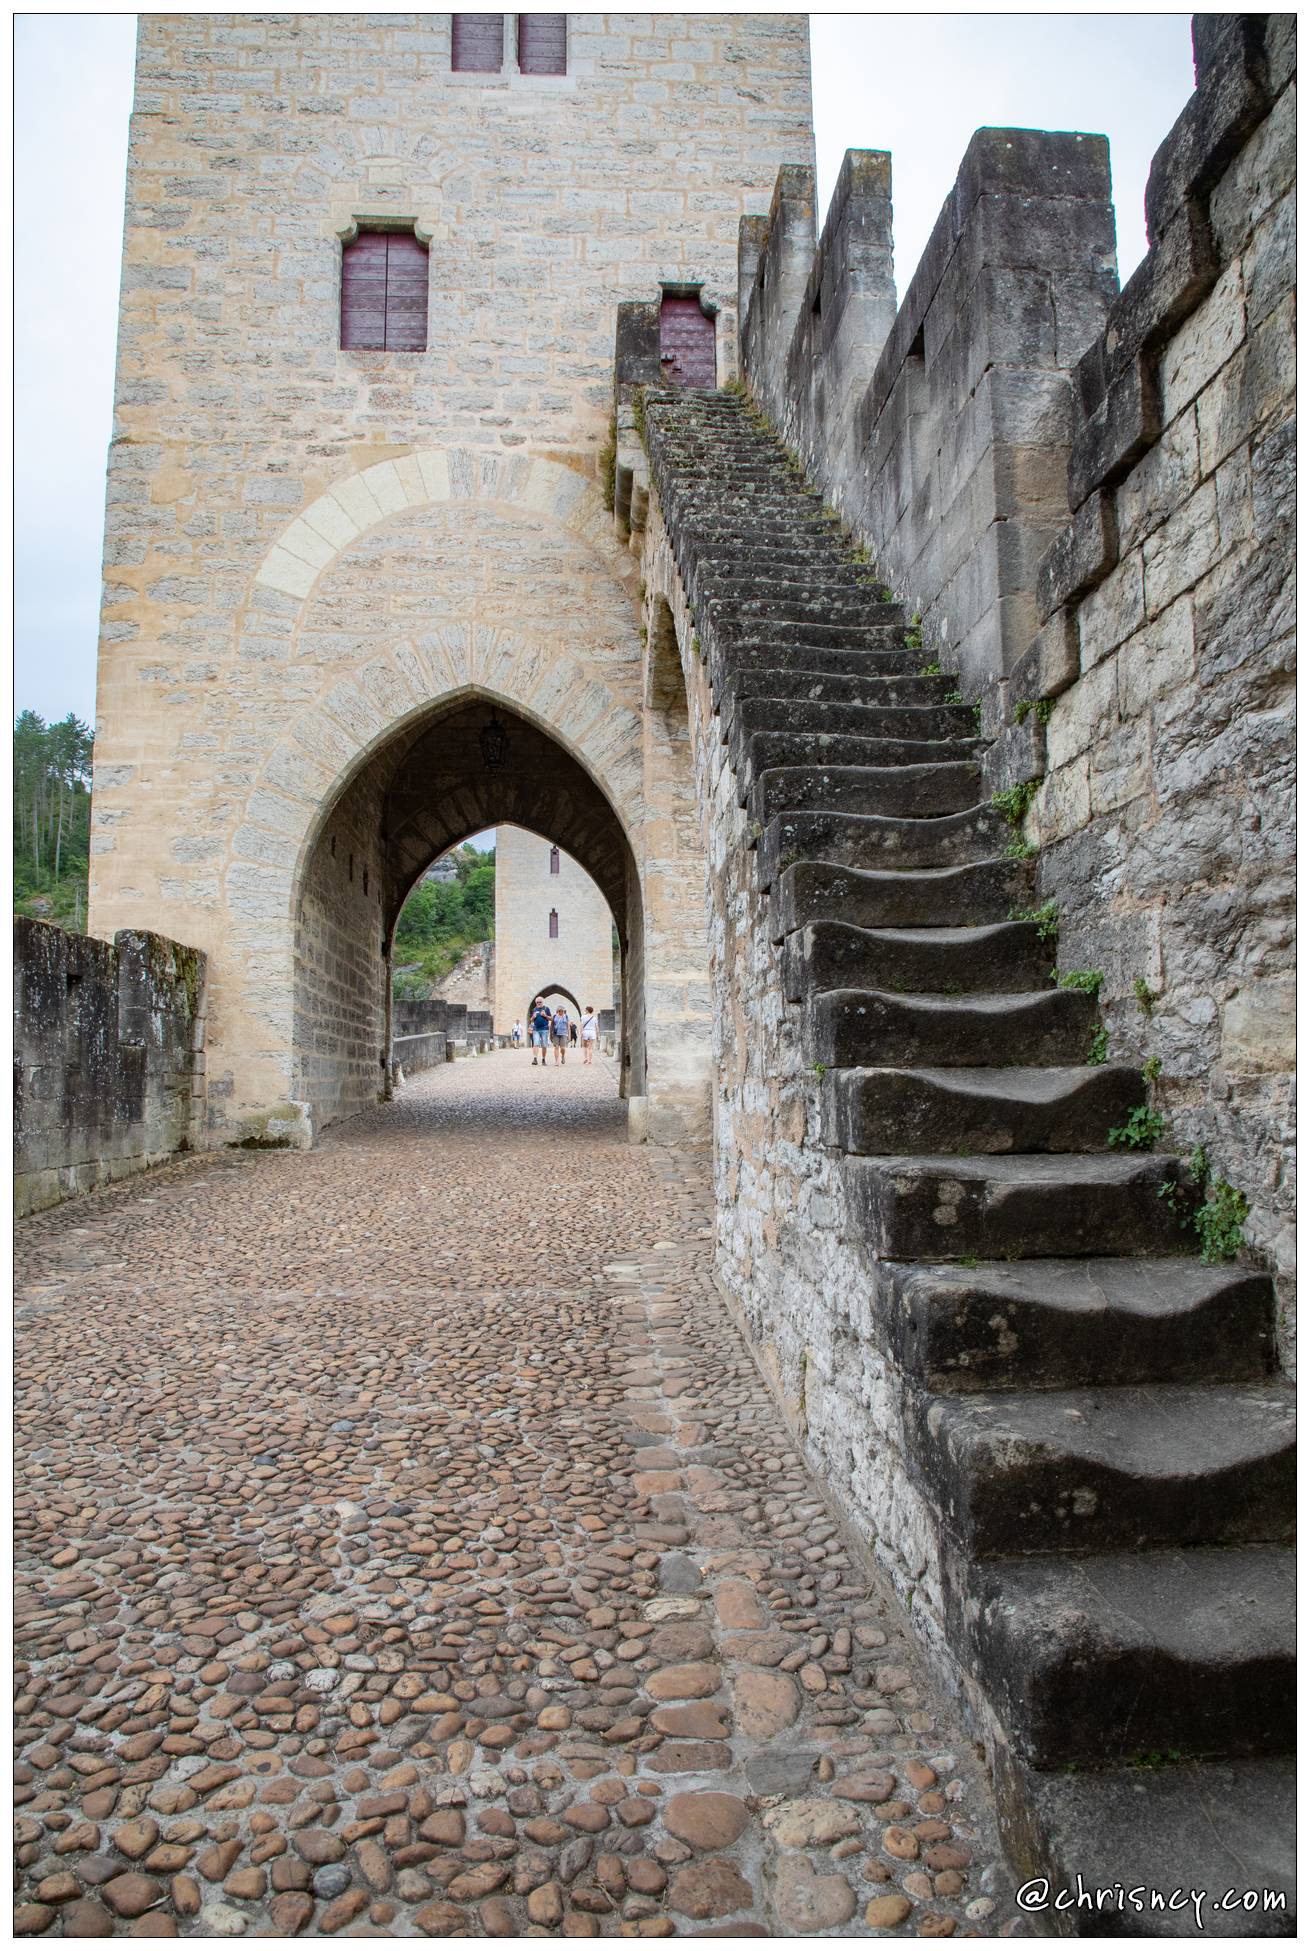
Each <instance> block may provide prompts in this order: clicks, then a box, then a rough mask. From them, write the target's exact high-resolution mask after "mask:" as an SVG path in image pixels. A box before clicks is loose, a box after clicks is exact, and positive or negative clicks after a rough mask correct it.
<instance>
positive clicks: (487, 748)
mask: <svg viewBox="0 0 1310 1951" xmlns="http://www.w3.org/2000/svg"><path fill="white" fill-rule="evenodd" d="M478 744H479V745H480V746H481V748H482V763H483V765H484V766H486V768H487V770H488V772H496V771H498V770H499V769H500V767H501V766H503V765H504V763H505V761H506V759H507V758H508V757H509V733H508V732H507V731H506V729H505V727H504V725H503V724H502V723H501V721H500V719H499V718H497V716H496V709H495V706H494V705H493V706H492V710H491V716H490V718H489V719H488V720H487V722H486V724H485V725H484V726H483V727H482V730H481V731H480V732H479V733H478Z"/></svg>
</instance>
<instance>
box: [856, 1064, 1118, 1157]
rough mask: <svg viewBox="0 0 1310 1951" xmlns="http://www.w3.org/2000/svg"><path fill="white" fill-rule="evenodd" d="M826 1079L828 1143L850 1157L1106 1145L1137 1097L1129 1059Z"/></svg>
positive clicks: (875, 1072)
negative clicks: (918, 1150) (927, 1149)
mask: <svg viewBox="0 0 1310 1951" xmlns="http://www.w3.org/2000/svg"><path fill="white" fill-rule="evenodd" d="M825 1084H826V1090H825V1108H826V1110H827V1112H828V1116H829V1119H830V1124H829V1129H830V1130H831V1133H832V1139H833V1142H834V1143H836V1144H838V1145H840V1146H841V1147H842V1149H843V1150H845V1151H847V1152H849V1153H852V1154H870V1153H878V1152H882V1153H892V1152H896V1151H898V1150H899V1149H901V1147H903V1146H904V1145H906V1144H913V1143H916V1142H918V1143H925V1142H926V1143H933V1142H936V1143H937V1144H939V1145H944V1144H951V1145H952V1146H953V1147H954V1149H955V1150H957V1151H959V1152H965V1151H968V1152H990V1153H1007V1152H1030V1151H1042V1152H1064V1153H1070V1152H1078V1153H1082V1152H1088V1151H1105V1150H1107V1149H1108V1144H1107V1134H1108V1132H1109V1130H1110V1129H1111V1127H1112V1125H1113V1124H1116V1123H1121V1122H1122V1120H1123V1119H1124V1118H1125V1117H1126V1116H1127V1115H1128V1112H1129V1111H1130V1110H1131V1109H1132V1107H1133V1105H1134V1104H1136V1103H1137V1101H1138V1100H1139V1099H1140V1097H1141V1093H1142V1081H1141V1075H1140V1073H1139V1072H1138V1071H1137V1070H1136V1069H1134V1068H1133V1067H1132V1066H1131V1065H1128V1064H1103V1065H1098V1066H1089V1065H1087V1064H1081V1065H1078V1066H1068V1065H1066V1066H1060V1065H1053V1064H1052V1065H1046V1066H1044V1067H1042V1068H1033V1067H1022V1066H1016V1067H1014V1068H1013V1069H1010V1068H1001V1067H997V1068H983V1067H981V1066H975V1067H969V1066H965V1065H962V1066H960V1067H959V1068H958V1069H946V1070H937V1069H931V1068H920V1069H886V1070H879V1069H857V1070H839V1071H835V1072H834V1073H833V1074H832V1075H831V1076H830V1077H829V1078H827V1079H826V1080H825Z"/></svg>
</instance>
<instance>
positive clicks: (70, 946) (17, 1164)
mask: <svg viewBox="0 0 1310 1951" xmlns="http://www.w3.org/2000/svg"><path fill="white" fill-rule="evenodd" d="M204 991H205V958H204V956H203V955H200V954H198V953H197V951H196V950H195V949H191V948H183V947H182V945H181V944H180V943H178V942H170V941H165V940H164V939H163V937H162V936H159V935H148V934H145V933H143V932H137V931H131V930H125V931H124V932H122V933H121V934H119V935H118V936H116V937H115V939H114V941H113V942H112V943H110V942H100V941H95V940H93V939H92V938H91V937H90V936H86V935H69V934H66V933H65V932H64V930H63V929H62V928H53V927H51V926H50V925H49V924H48V923H46V922H42V921H28V920H26V919H20V920H17V921H15V923H14V1209H15V1212H16V1213H18V1214H20V1215H21V1214H23V1213H31V1212H37V1211H39V1210H40V1209H41V1208H42V1207H45V1206H53V1205H56V1204H57V1203H58V1202H59V1200H61V1199H67V1198H70V1197H72V1196H73V1195H74V1194H76V1193H79V1192H87V1191H89V1190H90V1189H91V1187H93V1186H97V1185H101V1184H103V1183H104V1181H105V1180H107V1179H121V1178H124V1177H126V1176H127V1175H128V1174H129V1173H132V1172H141V1171H144V1170H145V1168H146V1167H147V1166H148V1165H154V1164H157V1163H158V1161H159V1160H160V1159H163V1158H166V1157H168V1156H169V1154H170V1153H172V1152H176V1151H180V1150H185V1149H188V1148H189V1147H190V1146H191V1145H192V1144H193V1143H195V1142H197V1140H198V1139H200V1138H201V1136H202V1133H203V1126H204V1119H203V1111H204V1089H205V1054H204V1022H205V1015H204V1012H205V998H204Z"/></svg>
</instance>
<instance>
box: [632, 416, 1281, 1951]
mask: <svg viewBox="0 0 1310 1951" xmlns="http://www.w3.org/2000/svg"><path fill="white" fill-rule="evenodd" d="M644 415H645V438H646V442H647V447H648V451H649V456H650V463H651V474H652V482H653V485H654V487H655V489H656V490H657V492H658V496H659V502H660V506H661V509H662V512H663V516H664V520H665V524H666V527H667V530H668V533H669V538H670V544H671V547H672V549H673V552H674V555H675V557H676V559H677V562H678V565H679V570H680V573H681V577H682V581H683V586H684V589H685V591H686V594H687V598H688V601H689V604H690V607H691V611H692V616H693V620H694V627H695V630H696V634H697V642H698V647H699V652H700V655H701V657H702V658H703V660H704V664H705V669H706V675H707V678H708V683H709V687H710V691H711V695H712V698H713V701H714V706H715V709H716V711H717V713H718V723H719V727H720V732H721V736H722V739H723V741H724V743H725V744H726V746H727V749H728V754H729V757H730V760H731V765H732V770H733V773H734V776H735V780H736V783H737V789H738V797H739V801H740V803H741V805H742V806H743V807H744V808H745V809H746V815H747V819H748V821H749V826H750V832H751V834H752V836H753V837H754V840H755V862H756V872H757V876H758V883H759V886H760V888H761V890H762V891H764V892H766V893H767V895H768V902H769V912H770V915H771V922H772V929H771V932H772V937H773V941H774V943H775V944H776V945H777V949H778V951H779V957H780V974H781V980H782V983H783V986H784V993H785V996H786V999H787V1002H788V1003H789V1004H791V1005H793V1006H794V1008H795V1010H796V1011H797V1012H798V1019H799V1026H800V1031H801V1040H802V1044H803V1048H804V1051H805V1055H806V1058H807V1061H809V1062H811V1063H813V1064H814V1065H815V1067H816V1069H817V1070H818V1071H819V1073H820V1075H821V1077H822V1085H821V1091H822V1099H823V1137H824V1142H825V1143H826V1144H827V1145H829V1146H831V1147H832V1148H834V1150H836V1151H837V1152H838V1153H839V1154H841V1155H843V1171H844V1174H845V1176H846V1179H847V1185H848V1206H849V1208H850V1209H851V1212H852V1213H853V1215H855V1216H856V1217H857V1219H858V1222H859V1224H860V1226H861V1227H862V1230H863V1237H864V1238H865V1240H866V1241H867V1244H868V1248H869V1249H870V1254H871V1261H872V1279H873V1281H874V1300H875V1306H874V1310H873V1313H874V1319H875V1321H876V1323H877V1327H876V1332H877V1333H878V1335H879V1336H880V1338H881V1339H882V1341H883V1344H884V1346H885V1349H886V1351H887V1353H888V1354H889V1355H890V1356H891V1357H892V1358H893V1359H894V1361H895V1364H896V1366H897V1368H898V1370H899V1372H900V1375H901V1377H902V1388H903V1415H904V1421H905V1428H906V1443H907V1449H908V1454H909V1456H910V1459H911V1468H912V1469H913V1471H914V1472H915V1475H916V1478H917V1482H918V1485H919V1488H920V1489H921V1491H922V1492H923V1493H924V1494H925V1495H926V1497H927V1498H928V1499H929V1501H930V1503H931V1505H932V1506H933V1507H935V1509H936V1510H937V1512H938V1513H939V1515H940V1526H941V1536H942V1543H943V1552H944V1557H945V1564H946V1591H947V1606H948V1626H949V1631H950V1635H951V1639H952V1643H953V1645H954V1647H955V1649H956V1652H957V1656H958V1657H959V1659H960V1661H961V1664H962V1666H963V1667H964V1669H965V1671H966V1673H967V1674H968V1675H969V1678H970V1684H971V1686H972V1688H973V1689H974V1691H975V1694H981V1695H982V1696H983V1697H984V1698H985V1700H986V1701H987V1703H988V1704H989V1706H990V1708H991V1710H992V1712H993V1714H994V1715H995V1718H996V1720H997V1721H998V1722H999V1724H1000V1727H1001V1728H1002V1729H1003V1730H1004V1741H1003V1743H1002V1744H1001V1746H1000V1748H999V1749H998V1751H997V1754H996V1756H995V1761H996V1769H997V1785H998V1793H999V1795H1000V1800H1001V1806H1002V1814H1003V1819H1004V1820H1005V1822H1006V1824H1007V1829H1008V1836H1009V1846H1010V1848H1011V1852H1012V1856H1013V1860H1014V1863H1015V1867H1016V1868H1017V1869H1018V1870H1019V1871H1020V1872H1021V1874H1038V1873H1042V1874H1050V1875H1052V1876H1053V1878H1054V1879H1055V1881H1056V1882H1057V1883H1065V1884H1068V1885H1070V1886H1071V1887H1072V1886H1073V1885H1074V1882H1075V1879H1076V1877H1077V1875H1078V1874H1079V1873H1081V1875H1082V1877H1083V1879H1084V1882H1085V1883H1086V1884H1089V1885H1093V1884H1094V1885H1111V1884H1120V1883H1122V1884H1126V1885H1133V1884H1145V1885H1148V1886H1151V1887H1156V1888H1160V1889H1163V1890H1165V1891H1172V1890H1174V1889H1175V1888H1176V1887H1178V1886H1179V1885H1186V1886H1188V1887H1189V1888H1190V1887H1193V1886H1195V1887H1197V1888H1200V1889H1208V1890H1209V1891H1210V1892H1211V1893H1212V1895H1216V1896H1222V1894H1223V1892H1224V1891H1226V1890H1228V1889H1229V1888H1236V1889H1239V1890H1242V1889H1247V1888H1255V1889H1260V1888H1266V1887H1267V1888H1284V1887H1286V1886H1287V1884H1288V1881H1289V1874H1290V1843H1289V1840H1288V1838H1289V1834H1290V1825H1291V1821H1292V1807H1293V1802H1292V1790H1291V1777H1290V1772H1289V1763H1288V1762H1287V1760H1286V1759H1285V1757H1286V1755H1287V1751H1288V1749H1289V1747H1290V1742H1291V1729H1292V1725H1293V1692H1292V1686H1293V1682H1292V1652H1293V1636H1292V1568H1291V1555H1290V1552H1289V1551H1288V1549H1287V1544H1288V1540H1289V1536H1290V1525H1291V1512H1292V1470H1293V1452H1292V1396H1291V1391H1290V1389H1289V1388H1288V1386H1287V1384H1286V1383H1285V1382H1284V1381H1283V1380H1282V1379H1281V1378H1280V1377H1279V1376H1278V1375H1277V1374H1276V1373H1275V1370H1274V1353H1273V1331H1272V1330H1273V1294H1272V1288H1271V1285H1270V1283H1269V1282H1268V1281H1267V1280H1266V1279H1265V1278H1264V1276H1263V1275H1261V1274H1259V1273H1254V1272H1252V1271H1250V1270H1249V1269H1247V1268H1244V1267H1240V1266H1205V1265H1203V1264H1201V1263H1200V1262H1199V1260H1197V1259H1196V1258H1195V1257H1189V1256H1190V1255H1192V1254H1193V1253H1194V1245H1195V1234H1194V1233H1189V1232H1187V1231H1184V1228H1183V1226H1182V1224H1181V1221H1180V1213H1179V1211H1178V1210H1177V1209H1178V1208H1179V1206H1180V1202H1181V1204H1182V1208H1183V1214H1184V1216H1185V1212H1186V1205H1187V1202H1188V1201H1189V1200H1190V1201H1193V1202H1194V1201H1195V1199H1196V1198H1197V1197H1198V1192H1197V1188H1196V1186H1195V1183H1194V1180H1193V1178H1192V1175H1191V1172H1190V1170H1189V1166H1188V1164H1187V1162H1186V1161H1185V1160H1184V1159H1182V1158H1179V1157H1173V1156H1169V1155H1165V1154H1161V1153H1158V1152H1154V1151H1149V1152H1148V1151H1131V1152H1128V1153H1124V1152H1122V1151H1116V1150H1113V1149H1111V1148H1110V1147H1109V1145H1108V1142H1107V1134H1108V1132H1109V1130H1110V1128H1111V1127H1112V1126H1115V1125H1120V1124H1122V1123H1123V1122H1124V1120H1125V1118H1126V1117H1127V1115H1128V1113H1129V1112H1130V1111H1131V1110H1132V1109H1133V1107H1134V1106H1136V1105H1138V1104H1139V1103H1140V1102H1141V1101H1142V1099H1143V1097H1144V1095H1145V1093H1144V1088H1143V1083H1142V1079H1141V1075H1140V1073H1139V1072H1138V1070H1137V1069H1136V1068H1135V1067H1129V1066H1125V1065H1120V1064H1115V1063H1112V1062H1100V1063H1097V1062H1095V1061H1093V1062H1089V1056H1092V1057H1094V1056H1095V1055H1096V1054H1097V1053H1096V1052H1095V1051H1094V1048H1093V1039H1094V1037H1095V1036H1096V1033H1097V1027H1098V1010H1097V1002H1096V998H1095V995H1093V994H1088V993H1085V992H1083V991H1080V990H1078V989H1073V988H1058V987H1055V986H1054V985H1053V983H1052V980H1051V965H1052V963H1053V961H1054V959H1055V954H1054V945H1053V943H1051V942H1050V941H1049V940H1043V939H1042V938H1041V936H1040V934H1039V929H1038V927H1037V925H1036V924H1035V923H1034V922H1033V921H1030V920H1014V919H1011V916H1012V914H1013V913H1015V912H1016V911H1020V912H1022V911H1023V910H1024V909H1025V908H1027V907H1030V905H1031V902H1032V899H1033V897H1032V892H1031V874H1032V869H1031V865H1030V863H1029V862H1027V861H1025V860H1022V859H1016V858H1013V857H1009V856H1007V853H1006V846H1007V843H1008V842H1010V841H1011V840H1012V838H1013V833H1012V829H1011V828H1010V827H1009V826H1008V825H1007V823H1006V821H1005V820H1004V819H1003V818H1002V817H1001V815H1000V814H999V813H998V812H997V811H996V810H994V809H993V807H992V806H991V805H990V804H986V803H983V792H982V785H981V779H982V774H981V765H980V758H981V750H982V745H981V741H980V740H979V738H978V737H977V735H976V731H975V723H974V716H973V713H972V711H971V710H970V709H969V708H968V707H967V706H964V705H962V704H960V703H959V702H958V699H957V694H956V692H955V680H954V679H953V678H951V677H949V676H942V675H936V674H932V675H928V674H924V672H923V670H922V668H921V667H922V666H923V665H924V661H925V659H924V654H923V652H922V651H920V650H917V649H916V648H914V647H913V638H912V637H911V636H910V633H909V630H908V627H907V620H906V617H905V613H904V610H903V609H902V607H901V606H900V605H899V604H897V603H893V602H888V601H886V600H883V597H884V592H882V591H881V590H880V589H879V586H878V578H877V577H876V576H875V574H874V572H873V571H872V570H871V569H869V568H868V567H866V566H863V565H862V564H861V563H860V562H859V561H858V559H857V555H856V552H855V551H854V550H853V549H852V548H851V546H850V544H849V542H848V540H847V539H846V537H845V535H844V532H843V530H842V528H841V526H840V524H839V523H838V521H837V520H836V518H835V517H833V516H832V515H831V514H829V513H826V512H825V511H824V509H823V507H822V504H821V500H820V497H819V495H818V494H817V493H816V492H815V491H814V490H812V489H811V488H810V487H808V486H807V485H806V483H805V481H804V480H803V478H802V477H801V476H800V475H799V473H798V472H797V470H796V467H795V464H794V462H793V461H792V460H791V459H790V458H789V456H788V455H787V453H786V451H785V449H784V448H783V447H782V446H781V444H780V443H779V442H778V441H777V440H776V438H775V437H774V436H773V435H772V434H771V432H770V431H769V429H768V428H767V426H766V425H765V424H764V423H763V422H762V421H761V419H760V418H759V416H758V415H757V414H755V412H754V411H753V410H752V409H751V408H749V407H748V406H747V404H746V403H745V402H744V401H743V400H742V399H740V398H738V397H735V396H733V395H730V394H693V393H675V392H669V391H653V390H648V391H647V393H646V395H645V398H644ZM907 638H909V642H908V643H907ZM1170 1188H1174V1190H1173V1191H1172V1192H1171V1191H1170V1190H1169V1189H1170ZM1190 1916H1191V1913H1190V1912H1188V1913H1186V1914H1184V1913H1183V1912H1181V1911H1176V1912H1173V1913H1165V1914H1163V1915H1160V1914H1158V1913H1157V1914H1155V1915H1153V1916H1139V1915H1134V1914H1132V1913H1130V1912H1125V1913H1123V1914H1122V1915H1121V1917H1120V1918H1119V1919H1117V1920H1116V1919H1115V1918H1111V1917H1109V1916H1107V1915H1106V1914H1105V1913H1097V1914H1095V1915H1092V1914H1091V1913H1089V1912H1088V1911H1087V1910H1086V1909H1084V1910H1081V1911H1078V1912H1076V1913H1073V1914H1071V1915H1070V1916H1067V1917H1066V1918H1065V1919H1064V1920H1063V1922H1062V1924H1061V1925H1060V1926H1059V1928H1062V1929H1070V1930H1079V1929H1081V1930H1083V1931H1092V1932H1096V1933H1101V1932H1104V1931H1105V1930H1107V1929H1110V1930H1124V1931H1127V1932H1131V1933H1133V1934H1155V1933H1161V1934H1174V1933H1178V1932H1183V1931H1186V1930H1187V1929H1188V1928H1189V1917H1190ZM1047 1921H1048V1923H1049V1922H1050V1920H1049V1919H1048V1920H1047ZM1289 1927H1290V1919H1289V1916H1288V1915H1287V1913H1274V1914H1272V1915H1264V1914H1261V1913H1256V1914H1243V1913H1241V1912H1240V1911H1239V1912H1233V1913H1230V1914H1227V1915H1225V1916H1224V1917H1223V1918H1222V1919H1218V1918H1211V1919H1210V1920H1209V1922H1208V1924H1207V1929H1208V1931H1209V1932H1210V1933H1211V1934H1214V1932H1215V1931H1216V1930H1217V1931H1218V1932H1219V1933H1220V1934H1221V1935H1228V1934H1234V1933H1239V1934H1275V1935H1281V1934H1285V1933H1286V1932H1287V1930H1288V1929H1289ZM1192 1928H1193V1929H1194V1922H1193V1925H1192Z"/></svg>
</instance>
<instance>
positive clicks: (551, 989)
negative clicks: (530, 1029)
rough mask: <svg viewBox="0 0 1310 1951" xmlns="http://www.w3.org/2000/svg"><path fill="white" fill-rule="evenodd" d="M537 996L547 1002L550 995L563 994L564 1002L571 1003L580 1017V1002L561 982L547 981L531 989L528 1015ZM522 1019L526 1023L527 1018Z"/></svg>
mask: <svg viewBox="0 0 1310 1951" xmlns="http://www.w3.org/2000/svg"><path fill="white" fill-rule="evenodd" d="M538 996H540V997H542V998H543V999H544V1000H545V1001H547V1002H549V1000H550V998H551V997H552V996H563V998H564V1000H565V1002H566V1003H572V1005H573V1007H574V1009H576V1010H577V1012H578V1015H579V1017H581V1015H582V1005H581V1003H580V1002H579V1001H578V999H577V997H576V996H575V995H574V993H573V991H572V990H571V989H566V988H565V987H564V984H563V983H562V982H547V983H542V984H539V985H538V987H537V988H535V989H534V990H533V992H532V1000H531V1002H529V1004H528V1013H529V1015H530V1014H531V1012H532V1003H534V1002H535V1001H536V999H537V997H538ZM523 1020H524V1022H525V1023H526V1022H527V1020H528V1018H527V1017H526V1016H525V1017H524V1019H523Z"/></svg>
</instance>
